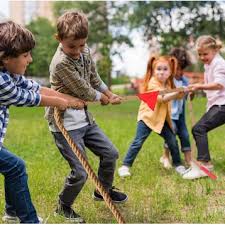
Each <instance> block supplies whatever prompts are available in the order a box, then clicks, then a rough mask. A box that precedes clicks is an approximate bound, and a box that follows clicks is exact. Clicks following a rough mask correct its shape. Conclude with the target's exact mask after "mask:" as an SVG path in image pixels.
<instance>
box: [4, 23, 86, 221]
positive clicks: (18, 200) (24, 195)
mask: <svg viewBox="0 0 225 225" xmlns="http://www.w3.org/2000/svg"><path fill="white" fill-rule="evenodd" d="M0 40H1V41H0V173H1V174H3V176H4V179H5V180H4V183H5V201H6V206H5V215H4V216H3V218H2V219H3V221H6V222H10V223H12V222H14V221H16V220H18V218H19V220H20V222H21V223H39V222H41V221H42V219H41V218H38V217H37V214H36V210H35V208H34V206H33V204H32V201H31V197H30V192H29V188H28V184H27V179H28V177H27V174H26V167H25V163H24V161H23V160H22V159H20V158H19V157H17V156H16V155H14V154H13V153H11V152H9V150H8V149H7V148H5V147H4V146H3V140H4V136H5V133H6V129H7V124H8V120H9V106H10V105H15V106H56V107H59V108H60V109H65V108H67V107H69V106H72V107H74V106H75V105H79V107H84V104H83V102H82V101H80V100H78V99H75V98H74V99H72V97H70V96H68V98H67V96H66V95H62V94H60V93H57V92H55V91H53V90H51V89H48V88H42V87H40V86H39V85H38V84H37V83H36V82H34V81H32V80H27V79H26V78H25V77H24V76H23V74H24V73H25V70H26V68H27V66H28V65H29V64H30V63H31V62H32V57H31V49H33V48H34V46H35V41H34V37H33V35H32V33H31V32H30V31H28V30H27V29H25V28H22V27H21V26H20V25H18V24H16V23H14V22H12V21H6V22H2V23H0ZM63 97H64V98H65V99H63Z"/></svg>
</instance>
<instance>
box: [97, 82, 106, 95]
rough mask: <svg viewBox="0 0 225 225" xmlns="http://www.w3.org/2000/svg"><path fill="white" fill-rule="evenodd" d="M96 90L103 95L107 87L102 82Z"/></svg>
mask: <svg viewBox="0 0 225 225" xmlns="http://www.w3.org/2000/svg"><path fill="white" fill-rule="evenodd" d="M96 90H97V91H99V92H101V93H103V92H105V91H107V90H108V87H107V85H106V84H105V83H104V82H103V81H102V84H101V85H100V87H99V88H96Z"/></svg>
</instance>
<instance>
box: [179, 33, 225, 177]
mask: <svg viewBox="0 0 225 225" xmlns="http://www.w3.org/2000/svg"><path fill="white" fill-rule="evenodd" d="M221 47H222V45H221V43H220V42H219V41H218V40H216V39H215V38H213V37H212V36H208V35H204V36H200V37H199V38H198V39H197V41H196V49H197V51H198V55H199V59H200V61H202V62H203V63H204V69H205V72H204V84H195V85H190V86H189V88H190V89H191V90H192V91H196V90H204V92H205V93H206V97H207V110H206V113H205V114H204V115H203V116H202V118H201V119H200V120H199V121H198V122H197V123H196V125H195V126H194V127H193V128H192V134H193V136H194V139H195V142H196V146H197V150H198V156H197V160H198V161H199V162H200V163H201V164H203V165H204V166H205V167H207V168H208V169H209V170H213V165H212V163H211V157H210V153H209V146H208V137H207V133H208V132H209V131H211V130H213V129H215V128H216V127H219V126H221V125H223V124H224V123H225V89H224V87H225V60H224V59H223V57H222V56H221V55H220V54H219V50H220V48H221ZM204 176H207V175H206V174H205V173H204V172H203V171H202V170H200V169H199V168H198V167H195V166H193V167H192V168H191V169H190V171H188V172H187V173H185V174H184V176H183V178H184V179H196V178H200V177H204Z"/></svg>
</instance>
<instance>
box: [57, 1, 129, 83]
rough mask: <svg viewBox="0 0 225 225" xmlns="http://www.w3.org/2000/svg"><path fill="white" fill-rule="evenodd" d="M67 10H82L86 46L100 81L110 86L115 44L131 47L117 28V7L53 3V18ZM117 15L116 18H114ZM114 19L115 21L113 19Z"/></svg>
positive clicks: (101, 2) (98, 2)
mask: <svg viewBox="0 0 225 225" xmlns="http://www.w3.org/2000/svg"><path fill="white" fill-rule="evenodd" d="M67 9H79V10H82V11H83V12H84V13H85V14H86V15H87V17H88V19H89V36H88V45H89V46H90V47H91V48H92V50H94V52H93V54H94V55H95V56H96V58H97V67H98V71H99V74H100V76H101V77H102V79H103V80H104V81H105V82H106V83H107V84H108V86H109V87H110V86H111V71H112V59H111V56H112V55H114V54H119V51H118V49H116V50H113V46H114V45H116V44H121V43H126V44H128V45H129V46H132V44H131V41H130V40H129V38H128V37H127V35H124V34H122V33H121V32H120V31H119V30H118V29H117V26H118V24H119V22H120V21H121V20H118V15H117V14H116V12H117V5H116V4H115V3H114V2H107V1H91V2H88V1H85V2H82V1H75V2H68V1H66V2H60V1H58V2H55V3H54V12H55V16H56V17H58V16H60V15H61V14H62V13H63V12H64V11H65V10H67ZM115 15H117V17H116V16H115ZM114 17H115V19H114Z"/></svg>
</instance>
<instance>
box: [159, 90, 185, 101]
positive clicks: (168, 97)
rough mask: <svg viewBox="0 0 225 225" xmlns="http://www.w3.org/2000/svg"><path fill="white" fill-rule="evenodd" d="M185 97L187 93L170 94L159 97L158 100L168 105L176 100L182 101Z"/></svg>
mask: <svg viewBox="0 0 225 225" xmlns="http://www.w3.org/2000/svg"><path fill="white" fill-rule="evenodd" d="M184 96H185V92H174V93H168V94H165V95H159V96H158V98H157V100H158V101H159V102H163V103H166V102H169V101H171V100H174V99H182V98H183V97H184Z"/></svg>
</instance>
